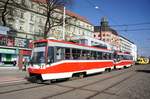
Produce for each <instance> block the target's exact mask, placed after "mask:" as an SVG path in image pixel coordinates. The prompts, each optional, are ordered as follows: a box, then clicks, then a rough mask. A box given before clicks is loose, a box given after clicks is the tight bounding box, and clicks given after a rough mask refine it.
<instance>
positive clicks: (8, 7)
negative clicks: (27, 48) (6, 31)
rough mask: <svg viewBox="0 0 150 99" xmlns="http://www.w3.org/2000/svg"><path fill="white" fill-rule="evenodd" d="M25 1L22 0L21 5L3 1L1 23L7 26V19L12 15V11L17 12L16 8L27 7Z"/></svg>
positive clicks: (13, 0)
mask: <svg viewBox="0 0 150 99" xmlns="http://www.w3.org/2000/svg"><path fill="white" fill-rule="evenodd" d="M24 2H25V0H21V3H18V2H17V1H16V0H1V6H0V13H1V16H0V18H1V21H2V25H3V26H7V21H6V17H7V15H9V13H11V11H13V10H15V9H14V6H15V7H24V8H25V7H26V6H25V5H24Z"/></svg>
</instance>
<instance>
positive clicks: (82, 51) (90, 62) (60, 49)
mask: <svg viewBox="0 0 150 99" xmlns="http://www.w3.org/2000/svg"><path fill="white" fill-rule="evenodd" d="M119 55H120V54H117V53H116V55H114V53H113V51H111V50H107V49H103V48H97V47H91V46H85V45H81V44H75V43H71V42H65V41H58V40H49V39H47V40H38V41H35V42H34V48H33V50H32V57H31V62H30V63H31V65H30V66H29V68H28V72H29V75H30V77H31V78H32V77H34V78H36V81H37V82H39V81H40V82H42V81H45V80H50V81H51V80H55V79H61V78H71V77H74V76H78V77H83V76H84V75H87V74H93V73H97V72H103V71H106V70H108V71H110V70H111V69H114V68H118V67H121V66H123V65H125V66H129V65H132V62H127V60H129V59H126V62H123V61H114V56H115V57H118V56H119ZM119 57H120V56H119Z"/></svg>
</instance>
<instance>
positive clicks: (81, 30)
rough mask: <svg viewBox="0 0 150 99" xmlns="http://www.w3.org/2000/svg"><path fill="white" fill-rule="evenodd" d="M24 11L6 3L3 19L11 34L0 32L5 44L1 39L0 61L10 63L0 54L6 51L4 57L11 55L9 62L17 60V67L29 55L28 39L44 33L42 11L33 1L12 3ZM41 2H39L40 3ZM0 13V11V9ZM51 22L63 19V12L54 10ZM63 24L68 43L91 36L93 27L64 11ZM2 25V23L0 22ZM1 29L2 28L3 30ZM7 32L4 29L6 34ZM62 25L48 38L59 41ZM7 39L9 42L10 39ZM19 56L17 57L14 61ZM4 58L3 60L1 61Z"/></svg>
mask: <svg viewBox="0 0 150 99" xmlns="http://www.w3.org/2000/svg"><path fill="white" fill-rule="evenodd" d="M15 1H16V2H18V3H19V4H21V5H24V6H25V8H23V7H19V6H16V5H14V4H11V5H10V4H8V6H9V9H7V10H9V14H8V15H7V17H6V21H7V23H8V24H7V26H8V27H11V28H12V29H13V30H15V32H13V33H11V32H10V34H9V33H3V32H4V31H3V32H1V33H0V36H1V39H4V37H5V42H6V44H3V41H4V40H3V41H2V40H1V46H0V48H1V50H0V53H1V54H0V60H1V61H0V62H3V61H5V60H10V55H3V54H2V53H3V51H4V50H6V49H7V48H9V50H8V51H6V52H9V53H8V54H11V57H12V58H11V61H15V60H17V63H18V64H22V63H19V62H20V61H22V60H23V59H24V58H26V57H27V56H30V55H31V49H30V48H29V46H30V45H29V44H28V43H30V42H31V41H32V40H37V39H42V38H43V33H44V26H45V21H46V15H45V9H44V8H43V7H42V6H40V5H39V4H38V3H37V2H35V1H36V0H15ZM41 1H42V0H41ZM5 3H6V0H1V1H0V6H4V4H5ZM0 12H1V10H0ZM53 17H54V19H60V18H62V17H63V11H62V10H61V9H57V10H55V13H54V15H53ZM66 19H68V20H67V23H66V24H65V30H66V31H65V40H71V39H72V38H73V37H79V36H88V37H92V33H93V31H94V26H93V25H92V24H91V23H89V22H88V21H87V19H86V18H84V17H82V16H80V15H78V14H75V13H73V12H71V11H69V10H66ZM0 24H2V20H0ZM3 28H4V27H3ZM6 31H7V30H5V32H6ZM62 35H63V34H62V26H57V27H54V28H52V29H51V30H50V31H49V33H48V37H54V38H56V39H58V40H61V39H62ZM11 38H12V39H13V40H11ZM9 41H13V43H12V45H13V46H10V47H8V42H9ZM18 54H19V58H18ZM4 56H5V58H4Z"/></svg>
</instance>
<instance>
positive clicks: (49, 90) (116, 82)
mask: <svg viewBox="0 0 150 99" xmlns="http://www.w3.org/2000/svg"><path fill="white" fill-rule="evenodd" d="M0 99H150V64H149V65H136V66H133V67H131V68H128V69H122V70H115V71H111V72H105V73H102V74H96V75H91V76H88V77H85V78H82V79H76V80H69V81H59V82H55V83H52V84H50V85H48V84H47V82H46V83H45V84H35V83H29V82H26V81H24V82H18V83H9V84H3V85H0Z"/></svg>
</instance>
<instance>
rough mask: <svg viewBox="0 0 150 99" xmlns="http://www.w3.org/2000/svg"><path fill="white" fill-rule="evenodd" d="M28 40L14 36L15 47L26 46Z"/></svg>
mask: <svg viewBox="0 0 150 99" xmlns="http://www.w3.org/2000/svg"><path fill="white" fill-rule="evenodd" d="M28 43H29V41H28V40H27V39H23V38H15V46H16V47H26V48H28Z"/></svg>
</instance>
